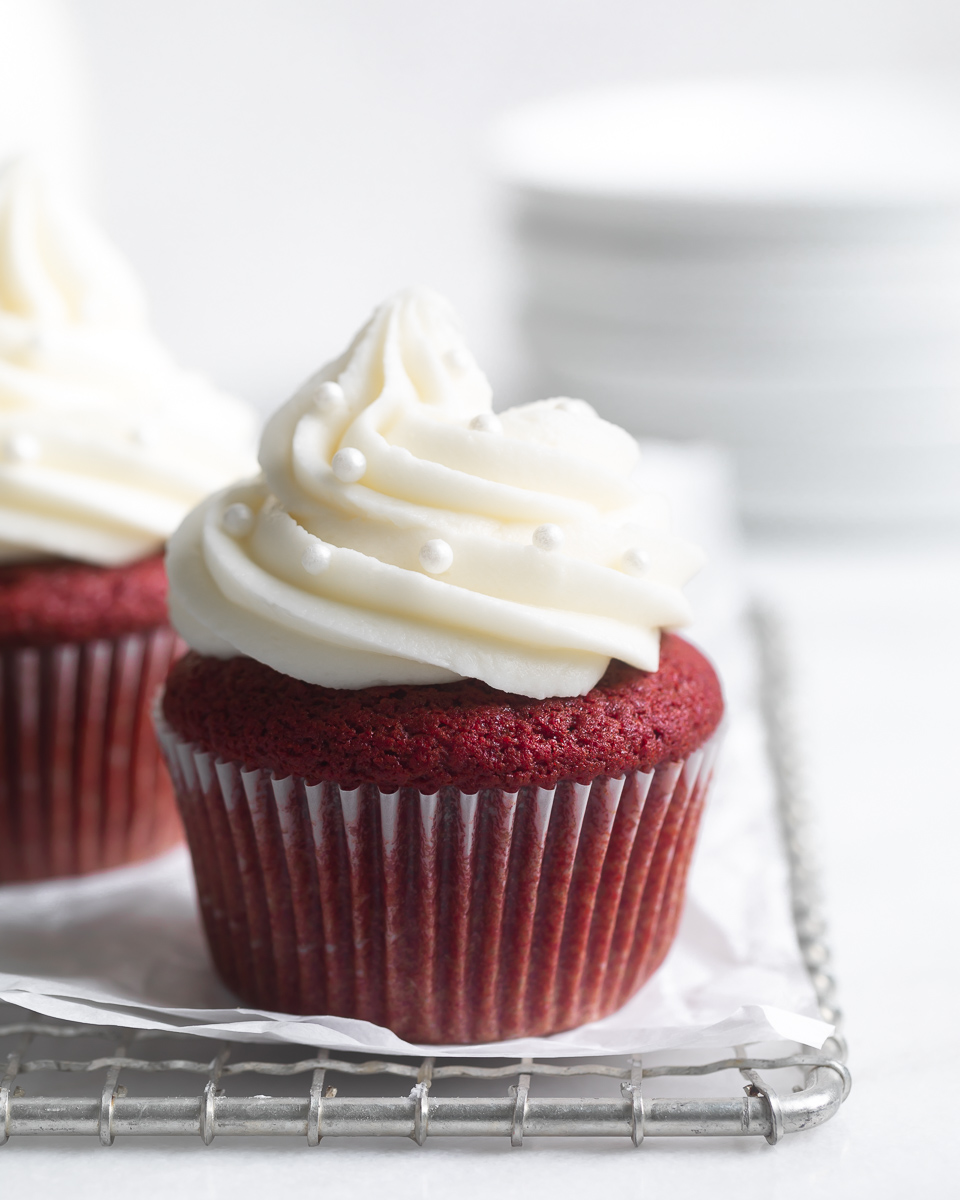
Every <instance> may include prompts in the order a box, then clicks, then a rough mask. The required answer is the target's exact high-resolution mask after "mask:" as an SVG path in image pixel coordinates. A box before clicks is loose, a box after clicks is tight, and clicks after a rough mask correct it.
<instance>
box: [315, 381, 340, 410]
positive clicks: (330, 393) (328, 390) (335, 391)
mask: <svg viewBox="0 0 960 1200" xmlns="http://www.w3.org/2000/svg"><path fill="white" fill-rule="evenodd" d="M314 402H315V404H316V406H317V408H318V409H319V410H320V411H321V412H332V411H333V409H335V408H339V407H340V406H341V405H342V404H344V403H345V402H346V396H345V395H344V394H343V388H342V387H341V386H340V384H339V383H334V381H333V380H332V379H328V380H327V381H326V382H325V383H321V384H320V386H319V387H318V388H317V393H316V395H315V396H314Z"/></svg>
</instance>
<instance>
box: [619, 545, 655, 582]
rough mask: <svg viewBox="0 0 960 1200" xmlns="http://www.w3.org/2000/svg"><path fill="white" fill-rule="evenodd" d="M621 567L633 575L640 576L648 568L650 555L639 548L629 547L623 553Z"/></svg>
mask: <svg viewBox="0 0 960 1200" xmlns="http://www.w3.org/2000/svg"><path fill="white" fill-rule="evenodd" d="M623 565H624V566H625V567H626V569H627V570H628V571H630V572H631V573H632V574H634V575H642V574H643V572H644V571H646V570H647V568H648V567H649V566H650V555H649V554H648V553H647V552H646V550H641V549H640V547H639V546H631V547H630V548H629V549H627V550H624V552H623Z"/></svg>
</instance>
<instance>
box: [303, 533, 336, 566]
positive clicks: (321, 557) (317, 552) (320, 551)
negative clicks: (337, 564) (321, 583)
mask: <svg viewBox="0 0 960 1200" xmlns="http://www.w3.org/2000/svg"><path fill="white" fill-rule="evenodd" d="M332 558H333V551H332V550H331V549H330V547H329V546H327V545H326V544H325V543H324V542H321V541H319V540H318V541H313V542H311V543H310V545H309V546H308V547H307V548H306V550H304V552H303V554H302V555H301V556H300V565H301V566H302V567H303V569H304V570H305V571H306V572H307V574H308V575H319V574H320V573H321V572H322V571H325V570H326V569H327V567H329V566H330V560H331V559H332Z"/></svg>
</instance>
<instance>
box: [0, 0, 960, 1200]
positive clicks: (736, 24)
mask: <svg viewBox="0 0 960 1200" xmlns="http://www.w3.org/2000/svg"><path fill="white" fill-rule="evenodd" d="M27 6H29V8H30V10H31V12H33V13H37V12H43V13H46V12H47V11H49V10H51V9H52V8H53V6H52V4H51V3H49V2H48V0H22V3H21V4H20V5H19V6H18V5H17V4H16V3H15V2H12V0H0V18H4V14H7V15H9V11H11V10H12V9H15V8H17V7H19V8H20V9H21V10H24V9H25V8H26V7H27ZM63 11H65V12H66V13H67V15H68V16H69V18H70V20H71V21H72V24H73V27H74V30H75V32H76V35H77V38H78V42H79V45H80V46H81V47H82V50H83V53H84V54H85V56H86V70H87V78H88V82H89V87H90V112H91V114H92V122H93V128H94V130H95V136H94V138H93V146H94V158H93V159H92V160H91V161H92V162H93V164H94V166H93V168H92V170H91V172H90V176H91V179H92V180H93V184H94V189H95V193H96V203H97V206H98V208H99V212H100V215H101V218H102V220H103V223H104V224H105V225H106V227H107V229H108V231H109V233H110V234H111V236H113V237H114V238H115V240H117V241H118V242H119V243H120V244H121V246H122V247H123V248H124V250H125V251H126V252H127V254H128V255H129V256H130V258H131V259H132V260H133V262H134V264H135V266H136V268H137V269H138V271H139V272H140V274H141V276H142V277H143V279H144V280H145V282H146V285H147V287H148V290H149V292H150V295H151V298H152V302H153V306H154V311H155V315H156V320H157V324H158V326H159V329H160V331H161V333H162V335H163V336H164V337H165V339H166V340H167V342H168V343H169V344H170V345H171V347H172V348H173V349H174V350H175V352H176V353H177V355H178V357H179V358H180V359H181V360H182V361H183V362H184V363H185V364H188V365H192V366H198V367H202V368H204V369H205V370H206V371H208V372H209V373H210V374H212V375H213V376H214V377H215V378H216V379H217V380H218V381H219V382H221V383H223V384H225V385H228V386H230V387H233V388H234V389H236V390H237V391H239V392H242V393H243V394H246V395H248V396H250V397H251V398H253V399H256V400H257V401H258V402H260V403H262V404H263V405H265V406H267V407H270V406H272V405H274V404H276V403H278V402H279V401H280V400H282V399H283V398H285V396H286V394H287V393H288V392H289V391H290V390H291V388H292V386H293V385H294V384H295V383H296V382H297V381H298V380H299V379H300V378H301V377H302V376H303V375H305V374H306V373H307V372H308V371H310V370H311V369H312V368H313V367H314V366H316V365H317V364H318V363H319V362H320V361H322V360H323V359H325V358H327V357H329V356H330V355H332V354H333V353H334V352H335V351H337V350H338V349H339V348H340V347H341V345H342V343H343V342H344V341H345V339H346V338H347V337H348V336H349V335H350V333H351V332H352V331H353V330H354V329H355V328H356V326H357V325H358V323H359V321H360V320H361V318H362V317H363V316H364V315H365V313H366V311H367V310H368V309H369V308H370V307H371V306H372V305H373V304H374V303H375V302H376V301H377V300H378V299H380V298H381V297H382V296H383V295H384V294H385V293H386V292H387V291H389V290H390V289H392V288H394V287H398V286H400V285H402V284H404V283H407V282H409V281H414V280H422V281H425V282H428V283H431V284H433V285H434V286H436V287H438V288H439V289H440V290H442V291H445V292H446V293H448V294H449V295H450V297H451V298H452V299H453V300H454V302H455V304H456V305H457V307H458V308H459V309H460V310H461V311H462V313H463V315H464V317H465V319H466V322H467V326H468V332H470V334H471V336H472V341H473V343H474V344H475V346H476V349H477V352H478V355H479V357H480V359H481V361H482V362H486V363H488V364H489V366H490V372H491V375H492V377H493V381H494V383H495V385H496V384H499V385H500V390H501V392H503V390H505V389H506V390H509V389H510V388H511V387H513V386H516V380H517V379H518V378H519V375H518V371H517V360H516V352H515V350H514V348H513V347H512V344H511V339H510V335H509V330H510V313H509V307H508V305H507V304H506V303H505V297H506V296H507V295H508V274H509V271H508V267H509V264H508V263H507V262H506V260H505V256H504V253H503V243H502V240H501V237H500V233H499V229H500V224H499V221H500V216H499V210H498V207H497V204H496V203H495V195H494V191H493V189H492V187H491V184H490V182H489V180H488V177H487V174H486V172H485V168H484V147H483V138H484V130H485V128H486V126H487V123H488V121H489V120H490V118H491V117H492V116H494V115H495V114H496V113H497V112H499V111H501V110H502V109H504V108H506V107H509V106H511V105H512V104H514V103H516V102H519V101H522V100H524V99H527V98H532V97H536V96H542V95H547V94H550V93H553V92H557V91H561V90H565V89H568V88H572V87H579V86H586V85H592V84H596V83H601V82H603V83H606V82H613V81H624V80H633V79H644V78H650V77H653V76H655V75H664V74H671V75H684V74H692V73H699V72H721V71H730V70H751V71H771V70H782V69H787V68H789V69H802V70H808V71H818V70H829V69H847V68H850V67H869V68H874V67H882V68H890V67H893V68H913V69H918V70H921V71H922V70H931V69H941V70H946V71H955V70H956V67H957V64H958V63H960V6H958V5H956V4H955V3H954V2H953V0H935V2H934V0H791V2H790V3H784V2H783V0H661V2H660V3H658V4H653V3H650V2H645V0H644V2H641V0H588V2H574V0H565V2H560V0H482V2H475V0H456V2H451V0H392V2H388V0H352V2H351V0H316V2H313V3H311V2H308V0H163V2H162V3H161V2H155V3H147V2H146V0H73V2H72V3H67V4H65V6H64V9H63ZM4 50H5V47H4V45H3V39H2V38H0V67H2V66H3V62H4V59H3V54H4ZM6 50H7V53H8V55H9V44H8V46H7V47H6ZM53 57H54V56H53V54H52V51H51V53H50V61H52V58H53ZM41 66H42V64H38V67H37V72H35V73H33V74H32V75H30V77H31V78H34V79H43V78H44V77H45V76H44V74H43V71H42V70H40V67H41ZM5 69H6V70H8V71H9V69H10V63H9V58H8V60H7V67H6V68H5ZM2 74H3V73H2V71H0V76H2ZM29 74H30V73H29V72H28V73H26V74H23V73H22V74H21V76H20V78H22V79H27V75H29ZM5 78H7V79H10V78H13V75H12V74H9V73H8V74H7V75H6V76H5ZM49 78H57V79H59V78H60V75H59V74H57V72H54V73H53V75H50V76H49ZM2 83H3V78H0V148H2V147H4V146H5V145H6V143H5V142H4V139H3V136H2V135H3V126H2V123H3V122H4V121H7V122H8V124H9V122H10V121H13V123H14V124H16V122H17V120H20V117H18V116H17V113H16V112H15V111H14V110H13V109H12V108H11V107H10V105H11V103H12V102H11V100H10V93H9V89H7V90H6V91H5V90H4V88H3V86H2ZM23 86H24V89H25V90H24V92H23V96H26V95H27V92H28V91H29V87H28V86H27V83H24V85H23ZM21 98H22V97H21ZM14 99H16V97H14ZM11 113H13V117H11ZM74 119H75V118H68V117H67V116H65V117H64V124H65V125H68V124H70V123H71V120H74ZM21 124H22V121H21ZM502 401H503V397H502V396H501V402H502ZM756 562H757V565H758V574H759V576H760V577H761V579H762V581H763V585H764V587H766V588H767V589H768V590H771V591H772V592H773V593H775V594H776V595H777V597H778V598H779V600H780V602H781V603H782V605H783V606H784V608H785V611H786V612H787V613H788V615H789V617H790V619H791V622H792V627H793V635H794V636H793V647H794V654H795V656H796V659H797V662H798V665H799V669H800V680H801V711H802V716H803V723H804V733H805V738H806V745H807V748H808V764H809V774H810V780H811V786H812V792H813V795H814V798H815V800H816V802H817V805H818V809H819V814H820V825H821V830H822V833H823V848H824V858H825V865H826V882H827V892H828V901H829V907H830V911H831V913H832V916H833V923H834V931H835V942H836V946H837V952H838V953H837V959H838V962H837V968H838V973H839V977H840V980H841V985H842V998H843V1000H844V1001H845V1004H846V1008H847V1012H848V1033H849V1037H850V1041H851V1045H852V1066H853V1069H854V1073H855V1080H856V1082H855V1090H854V1092H853V1094H852V1096H851V1098H850V1101H849V1102H848V1104H847V1105H846V1106H845V1109H844V1111H843V1112H842V1113H841V1114H840V1116H839V1117H838V1118H836V1119H835V1120H834V1121H833V1122H831V1123H830V1124H829V1125H827V1126H826V1127H825V1128H824V1129H822V1130H820V1131H817V1132H814V1133H811V1134H808V1135H803V1136H799V1137H795V1138H792V1139H788V1140H787V1141H785V1142H784V1143H782V1144H781V1145H780V1146H779V1147H778V1148H777V1149H776V1150H772V1149H771V1148H769V1147H767V1146H766V1145H765V1144H763V1143H756V1144H755V1143H752V1142H751V1143H749V1144H746V1143H745V1144H739V1143H736V1144H734V1143H726V1144H709V1143H699V1144H693V1145H692V1144H690V1143H688V1142H678V1143H672V1144H671V1143H669V1142H663V1141H660V1142H653V1141H651V1142H650V1143H648V1145H647V1146H645V1147H644V1150H643V1151H642V1152H641V1154H640V1155H635V1154H634V1153H632V1152H631V1151H630V1150H628V1149H626V1148H624V1147H611V1146H609V1145H607V1144H597V1145H593V1146H586V1147H583V1146H573V1145H550V1144H536V1143H533V1144H531V1145H529V1146H528V1147H525V1148H524V1149H523V1151H522V1152H516V1151H513V1152H511V1151H510V1149H509V1147H507V1146H505V1145H501V1144H499V1143H491V1144H489V1145H482V1146H480V1147H478V1148H469V1147H466V1146H463V1145H428V1146H427V1147H426V1149H425V1150H423V1151H420V1150H418V1149H417V1148H416V1147H415V1146H413V1145H412V1144H406V1143H404V1144H389V1145H381V1146H373V1145H371V1144H366V1145H364V1146H361V1145H335V1144H324V1145H322V1146H321V1147H320V1148H319V1150H317V1151H309V1150H307V1148H306V1147H301V1146H292V1145H290V1146H287V1145H268V1146H251V1145H242V1144H239V1143H232V1144H231V1143H230V1142H229V1141H228V1140H227V1139H220V1140H219V1141H218V1142H216V1143H215V1144H214V1146H213V1147H211V1148H210V1149H205V1148H203V1147H202V1146H200V1145H199V1144H198V1145H192V1144H179V1143H178V1144H174V1143H159V1142H153V1143H148V1144H144V1143H142V1142H141V1143H139V1144H130V1143H128V1144H120V1143H118V1145H117V1146H115V1147H114V1148H113V1149H112V1150H110V1151H105V1150H103V1149H102V1148H101V1147H99V1146H98V1145H96V1144H93V1143H91V1142H89V1141H77V1142H76V1143H75V1144H69V1145H66V1144H63V1143H59V1144H49V1143H48V1144H42V1143H40V1142H33V1143H31V1142H29V1141H26V1140H23V1141H19V1142H16V1141H15V1142H13V1143H11V1144H9V1145H8V1146H6V1147H4V1148H3V1150H0V1156H2V1157H0V1171H2V1179H3V1188H4V1191H5V1192H6V1191H9V1194H10V1195H20V1196H38V1197H39V1196H53V1195H64V1196H71V1197H72V1196H76V1197H87V1196H94V1195H96V1196H98V1197H99V1196H103V1195H106V1194H110V1193H111V1192H120V1191H125V1192H128V1193H130V1194H133V1195H137V1196H143V1197H148V1196H158V1197H159V1196H161V1195H162V1196H165V1197H166V1196H169V1195H170V1194H171V1193H173V1194H180V1195H183V1196H201V1195H203V1196H207V1197H211V1198H214V1197H215V1198H219V1197H231V1198H232V1197H239V1196H245V1195H253V1194H269V1195H285V1194H294V1193H295V1192H296V1193H302V1192H304V1191H305V1190H306V1189H309V1190H310V1192H311V1193H312V1192H314V1191H316V1192H319V1191H320V1190H321V1189H324V1190H326V1191H327V1192H328V1193H329V1194H330V1195H332V1196H340V1195H350V1196H351V1197H356V1198H357V1200H360V1198H362V1197H367V1196H388V1195H395V1194H397V1193H402V1194H403V1195H404V1196H414V1197H430V1198H437V1200H439V1198H440V1197H444V1198H446V1197H472V1196H478V1197H479V1196H484V1197H486V1196H489V1195H491V1194H493V1195H496V1194H501V1195H509V1196H514V1195H516V1196H530V1197H536V1196H547V1195H549V1196H554V1197H563V1196H578V1197H581V1196H583V1195H584V1194H585V1193H586V1194H596V1193H597V1192H603V1193H605V1194H613V1193H615V1192H622V1193H624V1194H627V1195H630V1196H634V1195H636V1196H643V1197H654V1196H670V1197H671V1198H676V1200H680V1198H685V1197H694V1196H697V1197H699V1196H704V1195H710V1196H712V1197H726V1196H730V1197H733V1196H741V1195H743V1194H744V1193H747V1192H753V1193H756V1194H767V1195H770V1196H774V1197H785V1198H792V1197H798V1198H799V1197H805V1198H806V1197H809V1196H811V1195H820V1196H825V1197H837V1198H841V1197H871V1198H872V1197H881V1198H882V1197H901V1196H903V1195H906V1194H910V1193H911V1192H924V1193H925V1194H927V1195H930V1196H937V1197H938V1196H941V1195H942V1196H948V1195H950V1194H951V1192H952V1191H953V1190H955V1188H956V1180H957V1178H958V1175H960V1162H958V1159H957V1150H956V1142H957V1139H956V1137H955V1136H954V1131H953V1128H952V1125H953V1116H952V1114H953V1110H954V1107H955V1098H954V1090H955V1089H954V1082H953V1081H955V1080H956V1077H957V1073H958V1069H960V1062H958V1057H960V1055H958V1049H957V1045H958V1042H957V1037H956V1033H955V1028H954V1027H955V1023H956V1020H957V1004H956V997H957V994H958V985H960V979H958V973H957V956H956V930H957V928H958V924H960V911H958V907H960V906H958V901H957V890H956V886H955V883H954V877H955V872H956V865H955V864H956V846H957V844H958V833H960V830H958V816H957V814H958V811H960V808H958V795H957V792H958V789H957V782H956V773H955V767H954V761H953V760H954V758H955V754H956V750H955V745H956V733H955V729H956V723H957V715H958V713H957V709H958V705H957V700H956V692H955V687H954V682H953V681H954V678H955V672H956V666H957V663H958V659H960V639H958V624H957V620H956V612H957V608H958V605H960V562H958V557H957V553H956V551H955V550H954V549H952V548H948V549H944V550H940V551H931V552H929V553H921V552H920V551H913V552H908V551H905V550H899V551H896V552H894V551H889V550H888V551H881V550H879V549H875V550H873V551H871V552H869V553H867V552H865V551H861V552H860V553H859V554H857V553H854V552H853V551H851V550H849V549H846V550H809V549H808V550H800V549H797V548H794V549H792V550H783V551H770V550H767V551H765V552H764V553H763V554H762V555H760V556H758V557H757V558H756Z"/></svg>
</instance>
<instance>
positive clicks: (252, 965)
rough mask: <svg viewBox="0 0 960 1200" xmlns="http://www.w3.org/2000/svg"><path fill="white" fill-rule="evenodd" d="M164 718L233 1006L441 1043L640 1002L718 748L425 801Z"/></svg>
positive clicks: (532, 1031)
mask: <svg viewBox="0 0 960 1200" xmlns="http://www.w3.org/2000/svg"><path fill="white" fill-rule="evenodd" d="M154 719H155V721H156V722H157V730H158V734H159V737H160V742H161V745H162V747H163V750H164V754H165V755H166V758H167V762H168V764H169V766H170V771H171V774H172V777H173V780H174V786H175V789H176V793H177V798H178V800H179V803H180V811H181V814H182V816H183V822H184V825H185V827H186V830H187V838H188V841H189V843H190V849H191V852H192V855H193V863H194V869H195V872H196V876H197V885H198V891H199V897H200V907H201V911H202V914H203V921H204V925H205V928H206V933H207V938H208V941H209V944H210V949H211V952H212V955H213V959H214V962H215V964H216V967H217V969H218V971H219V973H220V975H221V976H222V978H223V980H224V981H225V982H226V984H227V985H228V986H229V987H230V988H231V990H232V991H233V992H235V993H236V995H237V996H238V997H239V998H240V999H241V1000H242V1001H243V1003H245V1004H248V1005H250V1006H252V1007H254V1008H263V1009H269V1010H274V1011H280V1012H287V1013H324V1014H331V1015H338V1016H345V1017H355V1018H360V1019H363V1020H367V1021H372V1022H374V1023H376V1024H378V1025H382V1026H386V1027H387V1028H389V1029H392V1030H393V1031H394V1032H395V1033H397V1034H399V1035H400V1036H401V1037H403V1038H406V1039H407V1040H409V1041H414V1042H434V1043H453V1042H480V1041H499V1040H501V1039H504V1038H511V1037H520V1036H527V1035H537V1034H548V1033H553V1032H557V1031H559V1030H563V1029H570V1028H573V1027H574V1026H577V1025H581V1024H583V1023H584V1022H587V1021H592V1020H595V1019H597V1018H599V1017H602V1016H605V1015H606V1014H607V1013H610V1012H613V1011H614V1010H615V1009H617V1008H619V1007H620V1006H621V1005H622V1004H623V1003H624V1002H625V1001H626V1000H627V999H628V998H629V997H630V996H632V995H633V994H634V993H635V992H636V991H637V990H638V989H639V988H640V987H641V985H642V984H643V983H644V982H645V981H646V980H647V979H648V978H649V977H650V975H652V974H653V972H654V971H655V970H656V969H657V967H658V966H659V965H660V963H661V962H662V961H663V958H664V956H665V955H666V953H667V950H668V949H669V947H670V944H671V942H672V941H673V938H674V935H675V933H676V929H677V924H678V922H679V919H680V912H681V908H682V904H683V893H684V888H685V884H686V877H687V870H688V868H689V865H690V857H691V854H692V851H693V844H694V839H695V837H696V832H697V826H698V824H699V821H700V814H701V811H702V808H703V803H704V799H705V797H706V794H707V791H708V788H709V785H710V780H711V776H712V773H713V765H714V761H715V758H716V753H717V748H718V745H719V735H717V734H714V736H713V737H712V738H711V739H710V740H709V741H708V742H707V743H706V744H705V745H704V746H703V747H702V748H701V749H700V750H698V751H696V752H695V753H694V754H692V755H691V756H690V757H689V758H687V759H686V761H684V762H674V763H669V764H666V765H663V766H660V767H657V768H655V769H654V770H652V771H649V772H641V771H634V772H631V773H630V774H628V775H626V776H625V777H623V778H619V779H610V778H606V777H599V778H597V779H595V780H594V781H593V782H592V783H590V784H579V783H560V784H558V786H557V787H556V788H550V789H546V788H532V787H525V788H521V789H520V791H519V792H503V791H499V790H496V789H485V790H484V791H481V792H479V793H478V794H475V795H469V794H466V793H463V792H460V791H458V790H457V789H456V788H449V787H447V788H441V790H440V791H439V792H436V793H433V794H431V795H425V794H423V793H421V792H418V791H417V790H416V789H414V788H401V789H400V790H399V791H395V792H381V791H379V790H378V789H377V788H376V787H374V786H373V785H364V786H361V787H359V788H356V789H344V788H340V787H339V786H338V785H337V784H335V783H314V784H310V783H307V782H306V781H305V780H304V779H301V778H298V777H295V776H288V777H287V778H285V779H275V778H273V777H272V775H271V774H270V773H269V772H267V771H264V770H252V771H248V770H244V769H243V768H242V767H241V766H239V765H238V764H237V763H232V762H223V761H221V760H218V759H216V758H215V757H214V756H213V755H211V754H209V753H206V752H204V751H203V750H201V749H199V748H198V747H197V746H194V745H191V744H190V743H187V742H185V741H183V740H181V739H180V738H179V737H178V736H177V734H176V733H175V732H174V731H173V730H172V729H171V728H170V726H169V725H168V724H167V723H166V722H165V720H164V719H163V717H162V715H161V713H160V708H159V705H158V706H157V708H156V709H155V716H154Z"/></svg>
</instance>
